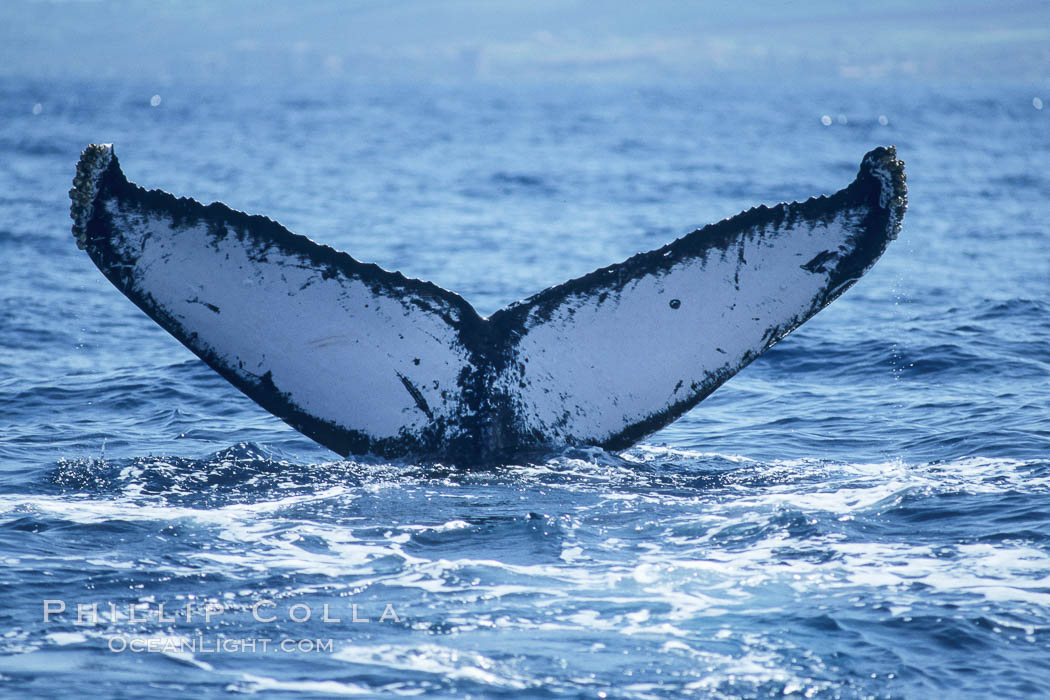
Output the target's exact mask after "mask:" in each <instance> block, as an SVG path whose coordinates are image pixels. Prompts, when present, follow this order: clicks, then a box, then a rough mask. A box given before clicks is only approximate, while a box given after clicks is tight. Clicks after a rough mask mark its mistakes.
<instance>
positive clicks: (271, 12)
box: [0, 0, 1050, 85]
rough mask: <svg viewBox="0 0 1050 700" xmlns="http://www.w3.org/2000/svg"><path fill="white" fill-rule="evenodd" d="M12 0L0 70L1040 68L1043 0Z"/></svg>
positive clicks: (249, 75) (1045, 32) (894, 71)
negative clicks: (869, 1) (865, 2)
mask: <svg viewBox="0 0 1050 700" xmlns="http://www.w3.org/2000/svg"><path fill="white" fill-rule="evenodd" d="M988 5H989V4H988V3H981V2H973V1H972V0H962V1H960V2H947V1H945V0H932V1H930V2H906V1H902V0H892V1H889V2H883V3H881V4H879V5H878V6H877V7H867V8H858V7H855V6H853V5H852V4H850V5H848V6H847V5H845V4H843V3H838V2H832V1H830V0H814V1H811V2H805V3H802V2H787V1H784V0H781V1H769V2H759V3H735V4H726V3H683V2H677V1H674V0H652V1H651V2H648V3H644V4H640V3H634V2H624V1H619V0H617V1H613V2H601V3H599V2H589V1H588V2H584V1H581V0H569V1H560V2H559V1H555V0H534V1H533V2H529V3H494V2H482V1H480V0H450V1H449V2H444V3H432V2H425V1H424V0H393V1H385V2H381V1H379V0H357V1H356V2H339V1H337V0H314V1H312V2H292V1H289V0H280V1H276V2H274V1H271V2H252V1H251V0H230V1H228V2H221V3H217V2H206V1H205V0H184V1H182V2H174V1H172V0H158V1H155V2H147V1H145V0H63V1H56V0H7V1H6V2H4V3H2V4H0V76H20V77H27V78H40V79H61V78H73V79H76V78H86V77H101V78H107V79H108V78H113V79H130V80H150V81H159V82H162V83H163V82H175V81H202V80H203V81H211V80H214V81H221V82H232V83H241V82H243V83H258V82H267V81H301V80H314V79H319V80H327V81H345V82H360V81H367V82H374V81H387V80H398V81H400V80H405V81H413V80H418V81H488V82H497V83H500V82H502V83H514V82H522V81H545V80H566V81H573V80H585V81H602V80H630V81H651V82H663V81H681V80H688V81H694V82H700V83H702V82H712V81H719V80H729V79H731V80H740V79H748V80H754V81H756V82H763V81H765V82H768V81H780V80H794V81H800V82H827V81H877V82H879V81H933V82H937V81H943V82H950V83H966V82H985V83H987V82H1000V81H1002V82H1013V83H1035V84H1039V85H1044V84H1048V83H1050V3H1047V2H1035V1H1032V0H1008V1H1006V2H1000V3H996V4H995V5H994V6H993V7H989V6H988Z"/></svg>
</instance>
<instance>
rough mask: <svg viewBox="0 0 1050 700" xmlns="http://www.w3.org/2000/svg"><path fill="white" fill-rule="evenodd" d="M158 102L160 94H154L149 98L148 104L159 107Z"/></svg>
mask: <svg viewBox="0 0 1050 700" xmlns="http://www.w3.org/2000/svg"><path fill="white" fill-rule="evenodd" d="M160 102H161V100H160V95H154V96H153V97H151V98H149V106H150V107H159V106H160Z"/></svg>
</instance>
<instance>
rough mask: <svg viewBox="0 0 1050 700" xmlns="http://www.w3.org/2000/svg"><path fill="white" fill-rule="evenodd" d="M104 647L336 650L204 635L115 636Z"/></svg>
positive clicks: (324, 643) (318, 643)
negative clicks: (210, 637) (212, 637)
mask: <svg viewBox="0 0 1050 700" xmlns="http://www.w3.org/2000/svg"><path fill="white" fill-rule="evenodd" d="M107 644H108V646H109V650H110V651H113V652H117V653H121V652H131V653H133V654H143V653H146V654H185V653H189V654H218V653H223V654H237V653H248V654H266V653H271V652H283V653H286V654H293V653H300V654H312V653H326V654H331V653H332V651H333V650H334V648H335V644H334V642H333V640H332V639H274V638H272V637H252V638H246V639H235V638H232V637H218V638H214V639H209V638H207V637H204V636H198V637H127V636H120V635H115V636H112V637H110V638H109V641H108V643H107Z"/></svg>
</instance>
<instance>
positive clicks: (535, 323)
mask: <svg viewBox="0 0 1050 700" xmlns="http://www.w3.org/2000/svg"><path fill="white" fill-rule="evenodd" d="M70 199H71V207H70V214H71V216H72V218H73V235H74V237H75V239H76V242H77V245H78V246H79V247H81V248H83V249H84V250H86V251H87V253H88V255H89V256H90V258H91V260H92V261H93V262H94V263H95V265H96V266H97V267H98V268H99V270H100V271H101V272H102V273H103V274H104V275H105V276H106V277H107V278H108V279H109V280H110V281H111V282H112V283H113V284H114V285H115V286H116V287H117V288H118V289H119V290H120V291H121V292H122V293H124V294H125V295H126V296H127V297H128V298H129V299H130V300H131V301H132V302H134V303H135V304H136V305H137V306H138V307H139V308H140V309H142V311H144V312H145V313H146V314H148V315H149V316H150V317H151V318H152V319H153V320H154V321H156V322H157V323H158V324H160V325H161V326H162V327H163V328H165V329H166V330H167V331H168V332H169V333H171V334H172V335H173V336H174V337H175V338H177V339H178V340H179V341H180V342H182V343H183V344H184V345H185V346H186V347H188V348H189V349H190V350H191V351H193V352H194V353H195V354H196V355H197V356H198V357H200V358H201V359H202V360H203V361H204V362H206V363H207V364H208V365H209V366H211V367H212V368H213V369H214V370H215V371H216V372H218V373H219V374H220V375H222V376H223V377H224V378H226V379H227V380H229V381H230V382H231V383H232V384H233V385H234V386H236V387H237V388H238V389H240V390H241V391H242V392H244V393H245V394H246V395H247V396H249V397H250V398H252V399H253V400H255V401H256V402H257V403H259V404H260V405H261V406H262V407H264V408H265V409H267V410H269V411H270V412H271V413H273V414H274V415H275V416H277V417H279V418H281V419H282V420H284V421H285V422H287V423H288V424H289V425H291V426H292V427H294V428H295V429H296V430H299V431H300V432H302V433H303V434H305V435H307V436H309V437H311V438H313V439H314V440H316V441H318V442H320V443H321V444H323V445H325V446H327V447H329V448H330V449H332V450H334V451H335V452H337V453H339V454H342V455H348V454H352V453H353V454H359V453H372V454H377V455H381V456H385V457H406V456H407V457H414V458H417V459H440V460H447V461H452V462H455V463H462V464H477V463H493V462H499V461H508V460H511V459H513V458H514V457H515V455H521V454H525V453H529V454H534V453H535V452H536V451H537V450H549V449H558V448H559V447H561V446H564V445H597V446H600V447H604V448H606V449H613V450H616V449H623V448H625V447H628V446H630V445H631V444H633V443H634V442H636V441H638V440H640V439H642V438H644V437H645V436H646V435H649V434H650V433H652V432H654V431H656V430H659V429H660V428H662V427H664V426H666V425H668V424H669V423H670V422H672V421H674V420H675V419H676V418H678V417H679V416H681V415H682V414H684V413H685V412H686V411H688V410H690V409H691V408H693V407H694V406H696V405H697V404H698V403H699V402H700V401H702V400H703V399H704V398H705V397H707V396H708V395H710V393H711V392H713V391H714V390H715V389H717V388H718V387H719V386H720V385H721V384H722V383H724V382H725V381H727V380H728V379H729V378H731V377H732V376H733V375H735V374H736V373H737V372H738V371H740V370H741V369H743V368H744V367H745V366H747V364H749V363H750V362H752V361H753V360H754V359H755V358H757V357H759V356H760V355H761V354H762V353H763V352H764V351H765V350H767V349H768V348H769V347H771V346H772V345H773V344H775V343H777V342H778V341H779V340H780V339H782V338H783V337H784V336H786V335H787V334H788V333H790V332H791V331H792V330H793V329H795V328H797V327H798V326H799V325H801V324H802V323H804V322H805V321H806V320H807V319H809V318H810V317H812V316H813V314H815V313H817V312H818V311H819V310H820V309H822V308H824V307H825V306H826V305H827V304H829V303H831V302H832V301H833V300H834V299H835V298H837V297H838V296H839V295H841V294H842V293H843V292H844V291H845V290H846V289H848V288H849V287H850V286H851V285H852V284H854V283H855V282H856V281H857V280H858V279H859V278H860V277H861V276H862V275H863V274H864V273H865V272H866V271H867V270H868V269H869V268H870V267H871V266H872V265H873V264H874V263H875V261H876V260H877V259H878V258H879V256H880V255H881V254H882V253H883V251H884V250H885V249H886V246H887V245H888V244H889V242H890V241H891V240H893V239H894V238H896V237H897V234H898V231H899V230H900V225H901V221H902V219H903V216H904V212H905V210H906V207H907V187H906V183H905V176H904V164H903V163H902V162H901V161H900V160H898V159H897V157H896V151H895V150H894V149H893V148H892V147H889V148H876V149H874V150H873V151H871V152H869V153H868V154H866V155H865V156H864V158H863V159H862V161H861V166H860V169H859V171H858V174H857V177H856V178H855V179H854V181H853V182H852V183H850V184H849V185H848V186H847V187H845V188H843V189H841V190H839V191H838V192H835V193H834V194H831V195H821V196H819V197H814V198H810V199H808V200H806V201H803V202H794V203H790V204H787V203H780V204H775V205H773V206H766V205H761V206H759V207H755V208H753V209H750V210H748V211H745V212H743V213H740V214H737V215H736V216H733V217H731V218H728V219H724V220H722V221H719V222H717V223H713V224H710V225H708V226H705V227H703V228H701V229H698V230H696V231H693V232H692V233H689V234H687V235H685V236H682V237H681V238H679V239H677V240H675V241H672V242H670V243H668V244H667V245H665V246H663V247H661V248H658V249H656V250H652V251H649V252H643V253H639V254H637V255H634V256H632V257H631V258H629V259H627V260H625V261H623V262H620V263H617V264H614V265H609V266H607V267H603V268H600V269H598V270H595V271H594V272H592V273H590V274H587V275H584V276H582V277H579V278H577V279H572V280H569V281H567V282H565V283H563V284H559V285H556V286H554V287H551V288H549V289H546V290H544V291H541V292H539V293H538V294H535V295H533V296H531V297H528V298H526V299H523V300H521V301H519V302H515V303H513V304H511V305H509V306H507V307H505V308H503V309H500V310H499V311H497V312H496V313H494V314H492V315H491V316H489V317H487V318H485V317H482V316H480V315H479V314H478V313H477V311H475V310H474V308H473V307H472V306H471V305H470V304H469V303H468V302H467V301H466V300H465V299H463V298H462V297H460V296H459V295H457V294H455V293H453V292H450V291H448V290H445V289H442V288H440V287H438V286H436V285H434V284H431V283H429V282H423V281H420V280H416V279H411V278H408V277H405V276H404V275H402V274H401V273H399V272H391V271H387V270H384V269H382V268H380V267H379V266H377V265H375V264H372V263H366V262H360V261H358V260H356V259H354V258H353V257H351V256H350V255H348V254H347V253H343V252H340V251H337V250H334V249H332V248H330V247H328V246H325V245H321V244H318V243H315V242H313V241H311V240H310V239H308V238H306V237H304V236H300V235H297V234H294V233H292V232H290V231H288V230H287V229H285V228H284V227H283V226H281V225H280V224H278V223H277V222H275V221H272V220H271V219H268V218H266V217H263V216H253V215H249V214H245V213H243V212H239V211H235V210H233V209H230V208H229V207H227V206H226V205H224V204H221V203H212V204H209V205H203V204H200V203H198V202H196V201H195V200H193V199H189V198H176V197H174V196H173V195H170V194H168V193H166V192H161V191H159V190H146V189H143V188H141V187H139V186H137V185H135V184H133V183H131V182H129V181H128V180H127V178H126V177H125V176H124V173H123V172H122V171H121V169H120V165H119V162H118V160H117V158H116V156H115V155H114V153H113V148H112V146H108V145H102V146H95V145H93V146H89V147H88V148H87V149H86V150H85V151H84V153H83V155H82V156H81V159H80V162H79V163H78V165H77V172H76V176H75V178H74V181H73V188H72V189H71V190H70ZM801 261H806V262H801ZM245 279H250V280H251V284H243V283H242V282H243V280H245ZM665 293H666V295H665ZM672 294H673V296H671V295H672ZM668 297H671V298H668ZM201 307H203V308H205V309H207V310H208V311H210V312H212V313H202V312H201V310H200V309H201ZM668 309H670V310H671V311H673V312H674V313H673V314H671V315H669V314H668ZM409 375H411V377H410V376H409Z"/></svg>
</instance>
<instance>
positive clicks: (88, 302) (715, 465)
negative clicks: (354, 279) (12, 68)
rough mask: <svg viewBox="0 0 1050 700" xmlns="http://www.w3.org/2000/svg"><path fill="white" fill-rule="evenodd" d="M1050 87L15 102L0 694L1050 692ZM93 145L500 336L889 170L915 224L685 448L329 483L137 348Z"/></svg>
mask: <svg viewBox="0 0 1050 700" xmlns="http://www.w3.org/2000/svg"><path fill="white" fill-rule="evenodd" d="M1037 95H1038V93H1037V92H1032V91H1025V90H1022V89H1016V88H994V87H989V88H981V89H965V90H964V89H946V88H919V87H913V88H909V89H903V90H902V89H897V90H891V89H889V88H888V87H886V88H879V87H870V86H869V87H862V86H854V87H851V88H850V89H848V90H839V91H821V90H817V89H797V90H792V89H789V88H786V87H775V88H771V87H763V88H761V89H759V88H753V89H748V88H744V87H736V88H727V87H697V86H681V87H678V88H675V87H663V88H652V87H649V88H639V87H634V86H622V85H621V86H601V87H596V86H593V85H581V86H576V87H572V88H568V87H564V86H560V87H553V86H533V87H529V88H521V89H514V90H512V89H506V88H499V87H493V86H484V85H481V86H477V85H473V86H466V87H417V86H412V87H407V86H406V87H398V86H368V87H357V88H353V89H351V88H348V87H339V88H332V87H331V86H314V87H312V86H309V85H299V86H294V87H290V88H286V89H282V90H276V89H273V88H266V89H263V88H258V89H255V90H251V91H246V90H238V91H234V92H227V91H224V90H221V89H218V88H215V87H192V86H187V85H183V86H170V87H168V88H165V89H161V88H158V87H156V86H154V85H143V86H140V87H134V86H129V85H127V84H121V85H111V84H107V83H103V82H98V83H54V82H52V83H48V84H46V85H45V84H42V83H36V82H20V81H17V80H14V79H5V80H4V81H3V82H0V123H3V124H4V126H5V128H4V129H3V130H0V162H2V163H3V167H2V168H0V260H2V261H3V263H2V266H0V428H2V435H0V592H2V593H0V601H2V602H0V693H7V694H8V695H10V696H13V697H22V696H30V695H39V696H48V697H73V696H77V697H80V696H82V695H83V693H84V688H85V687H90V688H91V689H92V693H93V694H96V695H99V696H109V695H113V696H116V695H119V696H121V697H150V698H156V697H185V696H187V695H193V696H198V697H214V696H222V695H227V694H230V693H246V694H258V695H262V696H271V695H272V696H275V697H277V696H280V697H285V696H289V697H295V696H297V695H300V696H304V697H314V696H318V697H320V696H326V695H337V694H351V695H353V694H377V695H422V696H435V697H456V696H464V695H472V696H475V697H489V696H504V695H505V696H519V695H526V696H536V697H563V696H571V697H576V696H580V697H609V698H613V697H631V698H649V697H669V696H675V697H678V696H681V695H683V694H684V695H699V696H708V697H738V696H746V697H752V696H759V697H785V696H787V697H865V696H867V697H946V696H952V697H955V696H967V697H1024V696H1028V695H1032V694H1040V693H1045V692H1046V688H1047V687H1048V685H1050V666H1048V664H1047V659H1048V658H1050V449H1048V448H1050V419H1048V414H1047V407H1048V405H1050V381H1048V379H1050V349H1048V348H1050V320H1048V319H1050V301H1048V299H1050V256H1048V253H1047V251H1048V249H1050V229H1048V227H1047V223H1046V221H1047V202H1048V201H1050V176H1048V172H1050V171H1048V170H1047V168H1046V163H1047V162H1050V138H1047V135H1048V133H1050V109H1037V108H1036V103H1034V102H1033V97H1036V96H1037ZM151 98H153V100H152V104H153V105H154V106H151ZM1042 99H1044V100H1046V101H1047V103H1050V96H1048V95H1045V94H1044V95H1042ZM1038 104H1040V105H1041V104H1042V102H1038ZM822 117H826V118H824V119H823V120H822ZM823 122H827V125H825V123H823ZM89 142H113V143H115V144H116V151H117V153H118V155H119V156H120V158H121V163H122V166H123V168H124V170H125V172H126V173H127V175H128V177H129V178H130V179H132V180H134V181H136V182H138V183H140V184H142V185H145V186H148V187H159V188H162V189H165V190H169V191H171V192H174V193H177V194H180V195H187V196H194V197H195V198H197V199H200V200H203V201H212V200H221V201H224V202H226V203H228V204H229V205H231V206H233V207H234V208H238V209H242V210H246V211H250V212H254V213H262V214H266V215H268V216H270V217H271V218H274V219H276V220H278V221H280V222H281V223H283V224H284V225H286V226H287V227H289V228H290V229H292V230H293V231H296V232H299V233H303V234H306V235H309V236H311V237H312V238H314V239H315V240H318V241H321V242H324V243H327V244H330V245H333V246H335V247H337V248H341V249H343V250H347V251H349V252H350V253H351V254H353V255H354V256H355V257H357V258H359V259H362V260H369V261H375V262H378V263H379V264H381V265H382V266H384V267H386V268H388V269H399V270H401V271H403V272H405V273H406V274H408V275H411V276H415V277H421V278H424V279H429V280H432V281H434V282H437V283H438V284H441V285H442V286H445V287H448V288H451V289H454V290H456V291H458V292H460V293H461V294H463V295H464V296H465V297H466V298H467V299H468V300H470V301H471V302H472V303H473V304H474V305H475V306H476V307H477V308H478V309H479V311H481V312H482V313H491V312H492V311H494V310H495V309H497V308H499V307H501V306H502V305H504V304H506V303H508V302H510V301H513V300H515V299H518V298H521V297H523V296H527V295H529V294H531V293H533V292H535V291H538V290H540V289H542V288H544V287H546V286H548V285H550V284H554V283H557V282H560V281H563V280H565V279H567V278H569V277H572V276H577V275H580V274H583V273H586V272H588V271H590V270H592V269H594V268H596V267H598V266H601V265H605V264H609V263H611V262H615V261H618V260H621V259H623V258H625V257H627V256H629V255H631V254H633V253H634V252H637V251H639V250H644V249H649V248H654V247H657V246H659V245H662V244H663V243H666V242H667V241H668V240H670V239H672V238H674V237H676V236H678V235H681V234H684V233H687V232H689V231H691V230H693V229H695V228H697V227H699V226H702V225H704V224H706V223H709V222H711V221H715V220H718V219H721V218H723V217H725V216H729V215H731V214H734V213H736V212H738V211H740V210H742V209H745V208H748V207H750V206H753V205H755V204H759V203H774V202H777V201H781V200H793V199H800V198H805V197H808V196H810V195H815V194H820V193H827V192H832V191H834V190H836V189H839V188H840V187H843V186H845V185H846V184H847V183H848V182H849V181H850V180H851V179H852V177H853V176H854V174H855V173H856V169H857V166H858V164H859V162H860V157H861V156H862V155H863V154H864V153H865V152H866V151H867V150H870V149H871V148H872V147H874V146H877V145H884V144H896V145H897V147H898V152H899V155H900V157H901V158H902V159H903V160H905V161H906V163H907V168H908V184H909V191H910V199H911V207H910V210H909V212H908V215H907V217H906V219H905V222H904V231H903V233H902V235H901V237H900V239H899V240H898V241H897V242H895V243H894V244H893V245H891V247H890V249H889V250H888V252H887V253H886V255H885V257H884V258H883V259H882V260H881V261H880V262H879V263H878V265H877V266H876V267H875V268H874V269H873V270H872V272H871V273H870V274H869V275H868V276H867V277H866V278H865V279H864V280H862V281H861V282H860V283H858V284H857V286H856V287H854V288H853V289H852V290H850V291H849V292H848V293H847V294H846V295H845V296H843V297H842V298H841V299H840V300H839V301H837V302H835V303H834V304H833V305H832V306H831V307H829V308H828V309H827V310H825V311H824V312H822V313H821V314H820V315H819V316H818V317H817V318H815V319H813V320H812V321H810V322H809V323H807V324H806V325H805V326H804V327H802V328H801V329H799V330H798V331H796V332H795V333H793V334H792V335H791V336H790V337H789V338H787V339H786V340H785V341H783V342H782V343H781V344H780V345H778V346H777V347H775V348H774V349H773V350H771V351H770V352H769V353H768V354H767V355H765V356H764V357H763V358H761V359H760V360H758V361H756V362H755V363H754V364H753V365H752V366H750V367H748V368H747V369H746V370H744V371H743V372H742V373H741V374H740V375H739V376H737V377H736V378H734V379H733V380H732V381H730V382H729V383H728V384H727V385H726V386H724V387H723V388H721V389H720V390H719V391H718V392H716V393H715V394H714V395H713V396H712V397H711V398H710V399H708V400H707V401H705V402H704V403H702V404H701V405H700V406H698V407H697V408H696V409H694V410H693V411H692V412H691V413H690V414H688V415H687V416H686V417H684V418H683V419H682V420H680V421H678V422H677V423H675V424H674V425H672V426H670V427H669V428H667V429H665V430H663V431H662V432H659V433H657V434H655V435H653V436H651V437H650V438H648V439H647V440H645V441H644V442H643V443H642V444H640V445H638V446H636V447H635V448H633V449H631V450H629V451H627V452H625V453H623V454H610V453H606V452H602V451H600V450H588V449H575V450H569V451H566V452H563V453H560V454H556V455H553V456H551V457H550V458H549V459H547V460H545V461H542V460H541V461H539V462H537V463H526V464H519V465H513V466H506V467H501V468H498V469H492V470H482V471H469V472H465V471H461V470H457V469H455V468H453V467H448V466H444V465H433V464H430V465H415V464H404V463H386V462H382V461H377V460H372V459H359V460H339V459H337V458H336V457H335V456H334V455H333V454H332V453H329V452H327V451H325V450H324V449H323V448H320V447H318V446H316V445H314V444H313V443H311V442H310V441H309V440H307V439H305V438H303V437H302V436H300V435H298V434H297V433H295V432H294V431H292V430H291V429H290V428H288V427H286V426H285V425H284V424H282V423H281V422H279V421H278V420H276V419H275V418H272V417H271V416H270V415H269V414H267V413H265V412H264V411H263V410H262V409H260V408H258V407H256V406H255V405H254V404H253V403H252V402H251V401H249V400H248V399H246V398H245V397H243V396H242V395H241V394H240V393H238V392H237V391H236V390H234V389H233V388H231V387H230V386H229V385H227V384H226V383H225V381H223V380H222V379H221V378H219V377H218V376H217V375H216V374H214V373H213V372H212V371H211V370H209V369H208V368H207V367H206V366H205V365H204V364H203V363H201V362H199V361H198V360H196V359H195V358H194V357H193V356H192V355H191V354H190V353H189V352H188V351H187V350H185V349H183V348H182V346H181V345H179V344H178V343H177V342H176V341H175V340H173V339H172V338H170V337H169V336H167V334H166V333H164V332H163V331H162V330H161V329H160V328H158V327H156V326H155V325H154V324H153V323H152V321H150V320H149V319H147V318H146V317H145V316H144V315H143V314H142V313H141V312H139V311H138V310H137V309H136V308H135V307H134V306H133V305H132V304H131V303H130V302H128V301H127V300H126V299H125V298H124V297H123V296H122V295H121V294H120V293H119V292H118V291H117V290H115V289H114V288H112V287H111V286H110V285H109V283H108V282H107V281H106V280H105V279H103V277H102V276H101V275H100V274H99V273H98V272H97V270H95V268H94V267H93V265H92V264H91V262H90V261H89V260H88V258H87V256H86V255H84V254H83V253H82V252H80V251H78V250H77V249H76V246H75V245H74V243H73V239H72V236H71V234H70V231H69V228H70V222H69V219H68V199H67V196H66V191H67V190H68V189H69V186H70V180H71V178H72V175H73V168H74V164H75V162H76V159H77V157H78V155H79V153H80V150H81V149H82V148H83V147H84V145H86V144H87V143H89ZM609 342H610V343H615V342H616V339H615V338H610V339H609ZM45 600H49V601H52V602H51V603H49V604H48V605H50V606H51V609H52V610H57V609H58V606H59V605H60V603H59V602H58V601H61V604H64V605H65V607H66V609H65V610H64V611H63V612H61V613H58V612H56V613H54V614H53V615H51V616H50V619H48V620H47V621H45V620H44V606H45V603H44V601H45ZM78 603H79V604H83V605H86V606H89V605H91V604H96V605H97V610H98V613H99V614H98V618H97V619H95V620H94V624H77V604H78ZM132 604H136V606H137V607H135V608H134V609H132V608H130V606H131V605H132ZM161 605H163V606H164V612H163V617H161V615H160V609H159V608H160V606H161ZM91 610H92V609H91V608H89V607H86V608H82V609H81V612H82V613H84V616H85V618H86V621H87V622H91V621H92V620H91ZM220 611H221V612H220ZM307 616H308V617H309V619H305V618H306V617H307ZM326 617H327V619H325V618H326ZM355 618H356V621H355ZM263 639H267V640H270V641H269V642H268V644H269V645H270V646H269V648H266V649H265V650H264V649H263V648H262V644H263V642H262V641H261V640H263ZM248 640H255V642H254V643H255V644H256V648H255V649H254V650H253V649H251V648H249V647H247V646H246V642H247V641H248ZM285 641H290V642H291V645H292V648H291V649H289V648H287V646H286V647H285V648H280V646H279V645H281V644H282V642H285ZM133 642H134V643H138V644H140V645H144V646H145V645H152V646H150V647H149V648H148V650H145V651H135V650H133V648H132V647H131V646H128V647H127V648H124V646H122V645H130V644H132V643H133ZM311 644H313V645H314V646H313V648H311ZM238 645H240V646H238ZM275 647H276V648H275ZM121 649H123V650H121Z"/></svg>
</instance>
